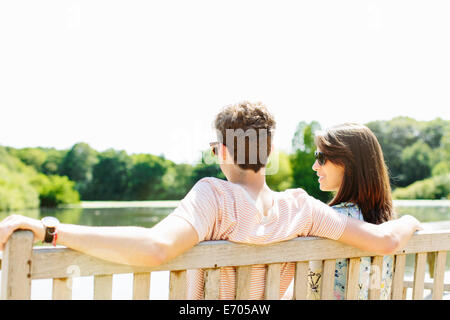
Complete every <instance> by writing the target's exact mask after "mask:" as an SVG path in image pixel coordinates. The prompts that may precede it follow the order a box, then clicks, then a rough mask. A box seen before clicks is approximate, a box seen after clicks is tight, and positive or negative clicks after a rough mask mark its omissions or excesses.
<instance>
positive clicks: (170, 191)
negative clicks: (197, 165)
mask: <svg viewBox="0 0 450 320" xmlns="http://www.w3.org/2000/svg"><path fill="white" fill-rule="evenodd" d="M193 171H194V167H193V166H191V165H190V164H185V163H181V164H172V165H170V166H169V167H168V168H167V171H166V173H165V174H164V176H163V178H162V184H163V190H164V193H163V194H162V195H161V199H163V200H172V199H182V198H184V196H185V195H186V193H187V191H189V190H190V189H191V188H192V187H193V186H194V184H193V181H192V175H193Z"/></svg>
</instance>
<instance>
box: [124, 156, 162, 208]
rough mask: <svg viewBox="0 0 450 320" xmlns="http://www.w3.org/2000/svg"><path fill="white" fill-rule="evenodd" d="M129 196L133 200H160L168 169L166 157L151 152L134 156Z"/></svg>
mask: <svg viewBox="0 0 450 320" xmlns="http://www.w3.org/2000/svg"><path fill="white" fill-rule="evenodd" d="M132 159H133V166H132V167H131V170H130V176H129V180H130V181H129V188H128V197H129V198H130V199H133V200H158V199H160V197H161V193H163V183H162V179H163V176H164V174H165V173H166V171H167V163H166V161H165V160H164V159H162V158H160V157H157V156H154V155H151V154H137V155H133V156H132Z"/></svg>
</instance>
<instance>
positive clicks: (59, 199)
mask: <svg viewBox="0 0 450 320" xmlns="http://www.w3.org/2000/svg"><path fill="white" fill-rule="evenodd" d="M31 184H32V185H33V186H34V187H35V188H36V190H38V192H39V200H40V202H41V206H42V207H57V206H58V205H62V204H71V203H78V202H80V195H79V193H78V192H77V191H76V190H75V189H74V186H75V182H74V181H70V180H69V179H68V178H67V177H66V176H63V177H61V176H56V175H52V176H46V175H44V174H42V173H40V174H38V175H36V176H35V177H34V178H33V179H32V180H31Z"/></svg>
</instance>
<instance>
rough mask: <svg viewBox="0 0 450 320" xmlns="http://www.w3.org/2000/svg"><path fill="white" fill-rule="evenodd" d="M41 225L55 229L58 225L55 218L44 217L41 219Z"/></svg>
mask: <svg viewBox="0 0 450 320" xmlns="http://www.w3.org/2000/svg"><path fill="white" fill-rule="evenodd" d="M41 221H42V223H43V224H44V226H46V227H50V228H51V227H56V226H57V225H58V224H59V220H58V219H56V218H55V217H44V218H42V220H41Z"/></svg>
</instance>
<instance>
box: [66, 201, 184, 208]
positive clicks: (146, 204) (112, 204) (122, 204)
mask: <svg viewBox="0 0 450 320" xmlns="http://www.w3.org/2000/svg"><path fill="white" fill-rule="evenodd" d="M179 203H180V201H179V200H156V201H153V200H151V201H82V202H81V203H79V204H70V205H65V206H61V207H60V208H83V209H100V208H176V207H177V206H178V204H179Z"/></svg>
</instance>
